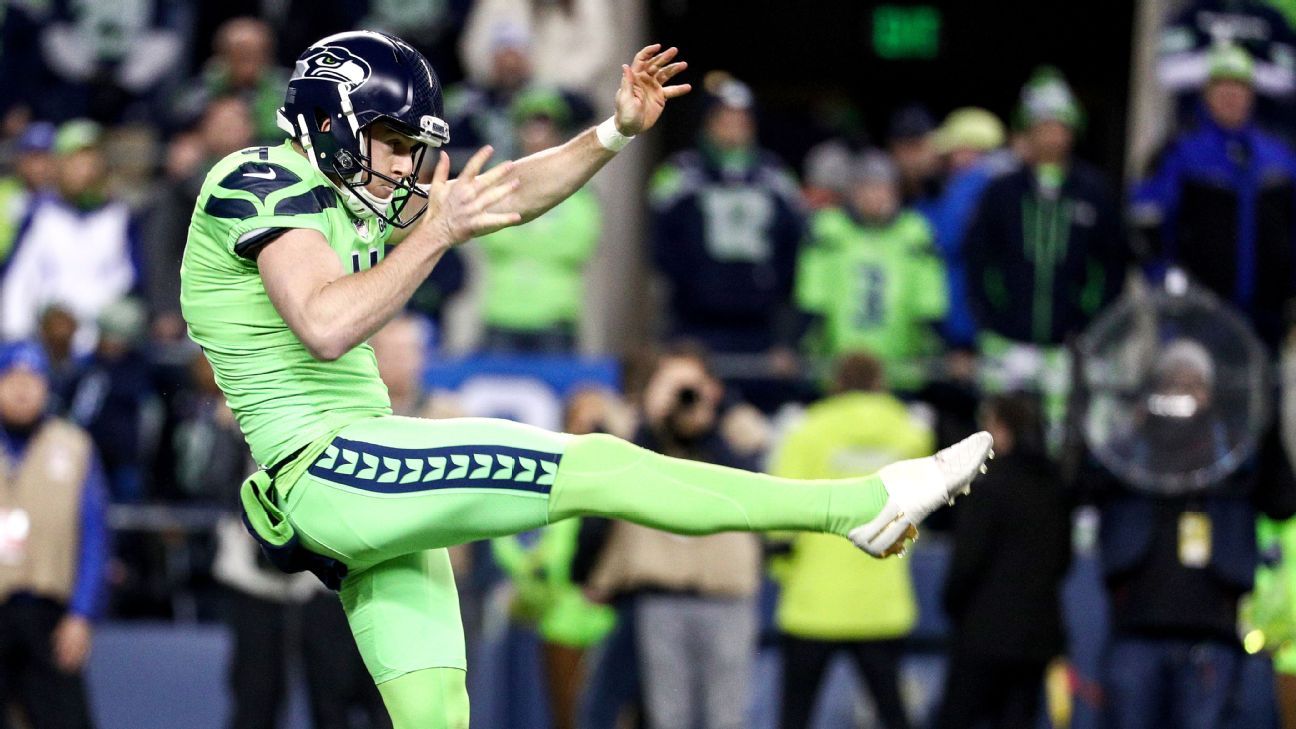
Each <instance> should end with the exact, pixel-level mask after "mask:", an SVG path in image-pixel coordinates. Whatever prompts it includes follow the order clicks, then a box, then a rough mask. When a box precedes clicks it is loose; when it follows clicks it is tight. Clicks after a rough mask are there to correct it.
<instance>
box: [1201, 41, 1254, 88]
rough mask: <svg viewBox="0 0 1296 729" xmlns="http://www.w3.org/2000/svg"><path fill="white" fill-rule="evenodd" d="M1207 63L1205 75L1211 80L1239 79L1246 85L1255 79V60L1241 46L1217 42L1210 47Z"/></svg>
mask: <svg viewBox="0 0 1296 729" xmlns="http://www.w3.org/2000/svg"><path fill="white" fill-rule="evenodd" d="M1209 63H1210V67H1209V68H1210V70H1209V71H1208V72H1207V75H1206V77H1207V78H1208V79H1209V80H1211V81H1220V80H1229V81H1241V82H1242V83H1244V84H1247V85H1248V86H1250V85H1251V83H1252V82H1253V81H1255V62H1254V61H1253V60H1251V54H1249V53H1247V52H1246V49H1244V48H1242V47H1241V46H1236V45H1233V44H1232V43H1220V44H1217V45H1216V46H1215V47H1214V48H1212V49H1211V53H1210V57H1209Z"/></svg>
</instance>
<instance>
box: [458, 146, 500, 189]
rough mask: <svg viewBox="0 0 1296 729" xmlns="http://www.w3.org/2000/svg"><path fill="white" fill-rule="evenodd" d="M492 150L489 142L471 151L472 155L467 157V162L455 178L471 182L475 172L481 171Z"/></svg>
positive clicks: (475, 175) (475, 174)
mask: <svg viewBox="0 0 1296 729" xmlns="http://www.w3.org/2000/svg"><path fill="white" fill-rule="evenodd" d="M494 152H495V150H494V148H492V147H491V146H490V145H489V144H488V145H486V146H485V147H482V148H481V149H479V150H477V151H476V152H475V153H473V156H472V157H470V158H468V164H466V165H464V168H463V171H462V172H460V173H459V177H458V178H457V179H459V180H463V181H466V182H472V181H473V179H474V178H476V177H477V173H478V172H481V169H482V167H483V166H484V165H485V164H486V160H488V159H490V156H491V155H492V154H493V153H494Z"/></svg>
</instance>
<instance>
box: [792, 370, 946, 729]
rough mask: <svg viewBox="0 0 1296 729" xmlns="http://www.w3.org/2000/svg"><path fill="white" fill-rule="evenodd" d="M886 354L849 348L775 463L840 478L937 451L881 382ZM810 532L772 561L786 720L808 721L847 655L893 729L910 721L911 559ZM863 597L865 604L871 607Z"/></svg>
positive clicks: (803, 474)
mask: <svg viewBox="0 0 1296 729" xmlns="http://www.w3.org/2000/svg"><path fill="white" fill-rule="evenodd" d="M884 382H885V378H884V377H883V365H882V362H881V361H880V360H879V359H877V358H876V357H874V356H873V355H870V354H867V353H855V354H850V355H846V356H845V357H843V358H841V359H840V360H838V362H837V364H836V366H835V372H834V374H833V391H834V394H833V395H831V396H830V397H828V398H827V399H825V400H822V401H820V402H817V403H815V404H813V405H811V406H810V408H809V410H808V411H807V413H806V419H805V420H804V421H803V422H802V423H800V424H799V425H798V426H797V427H796V428H795V429H793V430H792V431H791V432H790V433H789V434H788V436H787V437H786V439H785V440H784V441H783V443H782V444H781V445H780V446H779V448H778V449H777V451H776V453H775V457H774V461H773V465H772V468H771V472H772V473H773V474H774V475H776V476H781V477H785V478H802V479H820V478H843V477H846V476H850V475H856V474H861V473H871V472H872V471H874V470H876V469H878V468H881V467H883V466H885V465H887V464H890V463H894V462H896V461H901V460H904V459H907V458H921V457H923V456H926V455H930V454H931V453H932V452H934V451H935V446H936V436H935V434H934V433H933V432H932V430H931V428H929V427H928V426H927V425H925V424H923V423H922V422H920V421H918V420H917V419H915V418H914V417H912V416H911V415H910V413H909V411H908V410H907V409H906V407H905V404H904V403H903V402H901V401H900V400H899V399H897V398H896V397H894V396H893V395H891V394H889V393H888V392H886V391H885V389H884ZM841 546H842V545H840V544H837V543H836V542H835V541H833V540H832V539H827V538H824V537H823V535H820V534H813V533H809V532H804V533H799V534H797V535H795V536H794V537H793V538H792V543H791V551H790V553H789V554H788V555H786V556H784V557H780V558H779V559H778V560H777V561H776V562H775V565H774V572H775V577H776V578H777V579H778V581H779V582H780V586H781V590H780V593H779V601H778V607H777V610H776V613H775V616H774V620H775V624H776V626H777V628H778V630H779V633H780V635H781V638H782V641H781V642H782V650H783V709H782V721H781V723H780V726H781V727H782V729H798V728H799V727H807V726H809V725H810V715H811V712H812V710H813V709H814V704H815V699H816V697H817V695H818V692H819V685H820V683H821V682H822V680H823V676H824V674H825V672H826V669H827V668H828V665H829V662H830V660H831V659H832V658H833V657H834V656H835V655H837V654H839V653H845V654H847V655H849V656H850V657H851V658H852V659H853V660H854V662H855V666H856V668H857V669H858V671H859V676H860V678H861V679H862V680H863V682H864V683H866V684H867V685H868V688H869V691H870V692H871V693H872V695H873V700H874V702H875V704H876V706H877V712H878V715H879V717H880V718H881V720H882V722H883V724H884V725H885V726H886V727H888V729H904V728H907V727H908V726H909V720H908V718H907V716H906V714H905V709H904V704H903V702H902V701H901V698H900V687H899V675H898V673H899V672H898V664H899V659H900V651H901V647H900V641H901V639H903V638H904V637H905V636H906V635H908V634H909V632H910V631H911V630H912V629H913V626H914V623H915V622H916V621H917V619H918V607H917V603H916V602H915V601H914V592H913V582H912V579H911V578H910V575H909V564H908V563H907V562H904V561H901V560H891V561H885V562H884V561H878V560H872V559H868V558H867V556H865V555H861V554H860V553H859V550H851V549H849V548H847V549H842V548H841ZM863 606H868V607H867V609H865V608H864V607H863Z"/></svg>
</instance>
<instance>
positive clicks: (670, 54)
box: [645, 46, 679, 71]
mask: <svg viewBox="0 0 1296 729" xmlns="http://www.w3.org/2000/svg"><path fill="white" fill-rule="evenodd" d="M678 53H679V49H678V48H676V47H675V46H671V47H670V48H667V49H666V50H664V51H662V52H661V53H658V54H657V55H655V56H653V57H652V58H649V59H648V63H646V64H645V66H646V67H647V68H648V69H649V70H651V71H656V70H657V69H659V68H661V67H662V66H665V65H666V64H668V63H670V62H671V59H672V58H674V57H675V56H676V55H677V54H678Z"/></svg>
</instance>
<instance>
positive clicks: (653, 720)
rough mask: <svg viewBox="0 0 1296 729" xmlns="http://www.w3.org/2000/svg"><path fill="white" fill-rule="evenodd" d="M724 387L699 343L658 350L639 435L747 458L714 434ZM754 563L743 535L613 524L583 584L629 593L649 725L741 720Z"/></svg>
mask: <svg viewBox="0 0 1296 729" xmlns="http://www.w3.org/2000/svg"><path fill="white" fill-rule="evenodd" d="M722 395H723V387H722V385H721V384H720V382H719V381H718V380H716V379H715V377H714V376H713V375H712V374H711V373H710V372H709V370H708V368H707V365H706V361H705V358H704V357H703V355H701V354H700V353H699V352H697V351H696V350H692V349H687V348H681V349H678V350H675V351H672V352H670V353H667V354H665V355H664V356H662V357H661V358H660V359H659V360H658V363H657V367H656V369H655V371H654V372H653V374H652V376H651V377H650V379H649V381H648V384H647V387H646V389H645V392H644V396H643V425H642V426H641V427H640V430H639V435H638V437H636V439H635V440H636V442H637V443H638V444H640V445H642V446H644V447H646V448H649V449H653V450H657V451H659V452H662V453H665V454H668V455H674V456H677V457H685V458H689V459H691V460H698V461H704V462H708V463H717V464H720V465H728V466H743V465H750V463H744V462H743V461H742V460H741V459H740V458H738V457H737V456H736V455H735V454H734V453H733V451H732V448H731V447H730V445H729V444H728V443H727V442H726V441H725V440H724V439H723V438H722V437H721V435H720V431H721V429H722V426H721V421H722V417H723V413H722V412H721V411H720V403H721V399H722ZM590 521H595V520H590ZM759 569H760V547H759V544H758V543H757V541H756V539H755V537H753V536H752V535H750V534H745V533H738V532H731V533H727V534H716V535H711V536H704V537H681V536H678V535H672V534H667V533H666V532H661V531H657V530H654V529H649V528H647V527H642V526H638V525H635V524H631V523H629V522H619V521H618V522H612V523H611V524H610V526H609V528H608V530H607V532H606V543H605V544H604V545H603V547H602V549H601V550H599V556H598V558H597V560H595V562H594V566H593V568H592V569H591V571H590V575H589V579H588V581H587V582H586V590H587V592H588V593H589V594H591V595H592V596H595V597H598V598H599V599H601V600H607V599H610V598H611V597H613V596H621V597H625V596H627V595H633V603H634V604H633V607H632V608H630V610H631V612H632V613H633V615H634V621H635V634H636V637H637V645H636V649H637V652H638V655H639V677H640V681H641V682H642V685H643V694H644V701H645V706H646V713H647V717H648V725H649V726H650V727H653V728H654V729H675V728H677V727H688V726H701V727H705V728H706V729H729V728H734V729H736V728H737V727H742V726H745V718H744V713H745V709H746V706H747V699H748V694H747V687H748V681H749V680H750V677H751V669H752V663H753V660H754V657H755V647H756V629H757V623H756V602H755V593H756V588H757V585H758V581H759V579H758V577H759V576H758V572H759Z"/></svg>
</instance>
